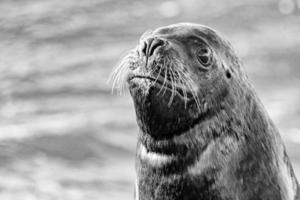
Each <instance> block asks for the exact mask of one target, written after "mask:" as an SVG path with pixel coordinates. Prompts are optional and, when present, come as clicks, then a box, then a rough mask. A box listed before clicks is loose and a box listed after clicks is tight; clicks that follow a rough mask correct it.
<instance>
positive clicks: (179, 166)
mask: <svg viewBox="0 0 300 200" xmlns="http://www.w3.org/2000/svg"><path fill="white" fill-rule="evenodd" d="M157 32H159V33H160V34H170V35H171V34H174V33H180V34H182V35H184V34H193V35H196V36H199V37H201V38H202V39H203V40H204V41H205V42H207V44H209V45H210V46H211V47H212V49H214V50H215V52H214V53H215V63H214V66H213V67H214V68H212V72H211V73H210V74H208V75H207V74H206V75H202V74H205V73H198V74H197V72H196V74H197V76H198V77H199V79H193V78H192V77H191V73H192V72H191V71H186V70H184V69H185V66H184V65H182V64H183V63H184V62H183V60H180V59H176V57H169V58H168V59H167V60H165V61H164V62H165V63H163V64H162V63H161V64H162V68H161V69H164V70H165V73H166V74H168V73H169V74H170V75H171V77H172V76H173V78H171V83H172V84H171V91H169V92H165V90H166V83H165V81H164V82H163V84H162V85H161V86H160V87H159V88H155V87H152V86H153V85H152V84H153V81H152V82H151V81H145V85H143V86H140V85H139V84H138V83H137V84H134V85H131V86H130V87H129V89H130V91H131V95H132V97H133V100H134V104H135V108H136V113H137V122H138V125H139V127H140V130H141V132H140V134H139V138H138V145H137V160H136V170H137V186H136V190H137V191H136V195H135V196H136V197H138V199H139V200H150V199H153V200H179V199H180V200H182V199H183V200H196V199H201V200H205V199H207V200H213V199H215V200H221V199H222V200H225V199H228V200H229V199H240V200H292V199H300V190H299V185H298V182H297V180H296V177H295V174H294V172H293V169H292V167H291V163H290V161H289V158H288V156H287V154H286V150H285V147H284V144H283V142H282V139H281V137H280V134H279V133H278V131H277V129H276V127H275V126H274V124H273V123H272V121H271V119H270V118H269V116H268V114H267V113H266V112H265V109H264V107H263V105H262V104H261V102H260V100H259V98H258V97H257V95H256V93H255V91H254V89H253V88H252V86H251V84H250V83H249V81H248V78H247V76H246V75H245V73H244V72H243V70H242V68H241V63H240V61H239V59H238V58H237V56H236V54H235V53H234V51H233V50H232V48H231V45H230V44H229V42H227V41H226V40H224V39H223V38H222V37H220V36H219V34H217V33H216V32H215V31H214V30H212V29H210V28H207V27H203V26H199V25H195V24H176V25H173V26H168V27H163V28H160V29H158V31H157ZM180 34H179V35H180ZM147 35H149V33H148V34H147ZM150 35H151V33H150ZM145 37H146V36H145ZM182 38H183V39H184V38H185V37H182ZM178 40H179V39H178ZM183 44H184V43H183ZM132 55H134V56H132ZM137 57H138V54H137V51H136V49H135V50H133V51H132V52H131V53H130V54H129V56H128V57H127V58H125V59H124V60H123V61H122V63H121V64H120V65H119V67H118V68H117V69H116V71H115V72H114V75H113V79H114V80H115V86H116V87H120V86H122V87H123V86H124V84H125V82H126V79H127V78H128V73H130V70H131V69H132V68H134V67H136V66H137V67H140V66H141V65H143V64H144V62H142V61H141V60H139V59H137ZM166 63H167V64H166ZM170 66H171V67H170ZM172 66H173V67H172ZM174 66H175V67H174ZM175 69H177V71H178V69H179V71H181V72H182V73H181V74H180V76H174V74H175V73H176V70H175ZM191 69H194V68H193V67H191ZM172 70H174V71H172ZM159 74H160V73H159ZM165 77H166V76H165ZM195 80H196V81H197V80H199V81H200V82H199V84H200V85H201V87H197V89H195V86H194V83H195ZM178 90H182V92H181V93H182V94H183V96H184V99H192V101H190V100H189V101H188V100H187V101H186V102H184V104H185V105H184V106H182V105H181V103H180V101H179V100H178V99H177V98H176V91H178ZM152 93H153V95H152ZM187 93H189V94H187ZM154 94H156V96H155V95H154ZM166 99H167V100H166ZM156 107H158V108H156ZM166 107H168V108H166ZM179 108H180V109H179ZM162 109H163V111H160V110H162ZM156 110H158V111H156ZM182 110H183V111H182ZM195 110H196V111H195ZM181 112H182V113H181ZM184 112H185V113H188V114H186V115H185V113H184ZM178 113H179V114H178ZM170 115H175V116H177V115H178V117H175V118H176V119H181V120H179V122H178V121H176V120H175V121H174V120H173V119H172V120H169V121H168V120H165V118H166V117H164V116H167V118H168V119H169V118H170ZM170 119H171V118H170ZM168 131H169V133H168V134H165V135H162V133H165V132H168ZM144 146H146V147H147V149H148V150H149V151H155V152H156V154H157V155H155V154H153V153H152V154H150V153H151V152H149V155H147V153H145V152H143V151H141V148H144ZM142 152H143V153H142ZM165 154H166V155H171V156H172V157H173V158H174V160H173V161H172V162H165V163H159V162H158V163H156V164H155V165H152V164H151V162H152V160H155V159H156V161H157V159H158V160H159V159H160V158H163V157H159V155H165ZM147 156H148V157H147ZM145 157H147V159H145ZM154 158H155V159H154ZM162 160H163V159H162ZM153 162H154V161H153Z"/></svg>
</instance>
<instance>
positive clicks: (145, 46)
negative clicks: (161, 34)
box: [141, 38, 166, 58]
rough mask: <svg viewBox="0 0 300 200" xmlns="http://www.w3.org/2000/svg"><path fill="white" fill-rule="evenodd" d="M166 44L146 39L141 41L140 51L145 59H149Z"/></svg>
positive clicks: (157, 39)
mask: <svg viewBox="0 0 300 200" xmlns="http://www.w3.org/2000/svg"><path fill="white" fill-rule="evenodd" d="M165 44H166V41H164V40H162V39H159V38H148V39H146V40H144V41H143V43H142V46H141V51H142V53H143V55H144V56H146V57H147V58H149V57H151V56H152V55H153V54H154V51H155V50H157V49H159V48H160V47H163V46H164V45H165Z"/></svg>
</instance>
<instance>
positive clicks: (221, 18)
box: [0, 0, 300, 200]
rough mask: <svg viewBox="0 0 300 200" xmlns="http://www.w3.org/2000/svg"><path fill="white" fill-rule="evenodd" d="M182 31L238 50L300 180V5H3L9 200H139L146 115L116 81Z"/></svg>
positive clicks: (1, 121)
mask: <svg viewBox="0 0 300 200" xmlns="http://www.w3.org/2000/svg"><path fill="white" fill-rule="evenodd" d="M176 22H195V23H201V24H205V25H208V26H211V27H213V28H215V29H216V30H218V31H220V32H222V33H223V35H224V36H225V37H226V38H228V39H229V40H230V41H231V42H232V44H233V46H234V47H235V49H236V51H237V53H238V55H239V56H240V57H241V59H242V60H243V63H244V66H245V68H246V71H247V72H248V75H249V77H250V78H251V80H252V83H253V84H254V86H255V88H256V90H257V92H258V94H259V96H260V97H261V100H262V101H263V103H264V105H265V107H266V109H267V111H268V113H269V114H270V115H271V117H272V119H273V120H274V122H275V124H276V125H277V127H278V129H279V130H280V132H281V135H282V137H283V139H284V141H285V144H286V147H287V149H288V153H289V155H290V158H291V160H292V163H293V166H294V169H295V171H296V174H297V176H298V177H299V178H300V106H299V104H300V66H299V63H300V0H298V1H297V0H280V1H278V0H273V1H272V0H239V1H238V0H219V1H217V0H209V1H204V0H178V1H161V0H151V1H150V0H143V1H141V0H84V1H79V0H19V1H17V0H1V1H0V177H1V179H0V199H1V200H50V199H51V200H52V199H53V200H107V199H109V200H121V199H122V200H129V199H133V184H134V179H135V175H134V155H135V142H136V135H137V132H138V129H137V125H136V122H135V113H134V108H133V104H132V101H131V98H130V96H129V95H128V94H125V95H123V96H118V95H112V94H111V85H110V84H109V83H107V79H108V76H109V74H110V72H111V70H112V68H113V67H114V66H115V65H116V64H117V62H118V61H119V60H120V58H121V57H122V55H124V53H125V52H126V51H127V50H129V49H130V48H132V47H134V46H135V45H136V44H137V42H138V39H139V36H140V35H141V34H142V33H143V32H144V31H146V30H148V29H154V28H157V27H160V26H163V25H168V24H172V23H176Z"/></svg>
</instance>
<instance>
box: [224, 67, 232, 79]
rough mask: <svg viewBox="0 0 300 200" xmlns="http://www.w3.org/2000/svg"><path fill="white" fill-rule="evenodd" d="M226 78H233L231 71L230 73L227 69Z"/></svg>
mask: <svg viewBox="0 0 300 200" xmlns="http://www.w3.org/2000/svg"><path fill="white" fill-rule="evenodd" d="M225 73H226V77H227V78H228V79H230V78H231V73H230V71H229V69H226V72H225Z"/></svg>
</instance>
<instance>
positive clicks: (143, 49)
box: [141, 42, 147, 55]
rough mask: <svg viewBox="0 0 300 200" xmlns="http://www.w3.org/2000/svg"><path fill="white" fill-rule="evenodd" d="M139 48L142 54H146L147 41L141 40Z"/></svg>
mask: <svg viewBox="0 0 300 200" xmlns="http://www.w3.org/2000/svg"><path fill="white" fill-rule="evenodd" d="M141 50H142V53H143V54H144V55H147V43H146V42H143V44H142V48H141Z"/></svg>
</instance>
